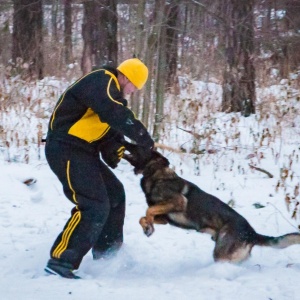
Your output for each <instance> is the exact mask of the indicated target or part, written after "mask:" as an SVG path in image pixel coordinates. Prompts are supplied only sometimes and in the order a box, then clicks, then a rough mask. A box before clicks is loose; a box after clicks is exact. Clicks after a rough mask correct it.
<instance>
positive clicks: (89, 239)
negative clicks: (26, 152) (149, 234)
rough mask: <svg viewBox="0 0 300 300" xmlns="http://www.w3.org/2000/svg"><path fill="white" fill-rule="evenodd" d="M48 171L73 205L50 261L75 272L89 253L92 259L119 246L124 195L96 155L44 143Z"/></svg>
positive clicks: (60, 143)
mask: <svg viewBox="0 0 300 300" xmlns="http://www.w3.org/2000/svg"><path fill="white" fill-rule="evenodd" d="M45 154H46V158H47V161H48V163H49V166H50V168H51V169H52V171H53V172H54V173H55V174H56V176H57V177H58V179H59V180H60V182H61V183H62V186H63V191H64V194H65V195H66V197H67V198H68V199H69V200H70V201H71V202H72V203H74V204H75V207H74V208H73V209H72V211H71V217H70V218H69V220H68V221H67V223H66V225H65V227H64V229H63V231H62V232H61V233H60V234H59V235H58V237H57V239H56V240H55V242H54V244H53V246H52V248H51V252H50V255H51V258H54V259H57V260H61V261H62V262H67V263H70V264H72V265H73V266H74V269H78V267H79V265H80V263H81V261H82V259H83V257H84V255H85V254H86V253H87V252H88V251H89V250H90V249H92V251H93V254H94V257H95V258H96V257H97V256H99V254H100V253H102V252H105V251H107V250H109V249H110V248H118V247H120V246H121V244H122V242H123V225H124V217H125V191H124V187H123V185H122V183H121V182H120V181H119V180H118V179H117V177H116V176H115V175H114V173H113V172H112V171H111V170H110V169H109V168H108V167H107V166H106V164H104V163H103V162H102V161H101V160H100V158H99V153H98V152H96V151H87V150H86V149H83V148H82V147H80V146H76V145H74V144H69V143H67V142H64V141H59V140H53V139H50V140H47V143H46V148H45Z"/></svg>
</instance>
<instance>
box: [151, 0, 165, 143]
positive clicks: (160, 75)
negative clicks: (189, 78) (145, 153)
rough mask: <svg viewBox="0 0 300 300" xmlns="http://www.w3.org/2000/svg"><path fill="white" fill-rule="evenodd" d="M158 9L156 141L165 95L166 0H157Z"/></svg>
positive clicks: (154, 131)
mask: <svg viewBox="0 0 300 300" xmlns="http://www.w3.org/2000/svg"><path fill="white" fill-rule="evenodd" d="M157 2H158V3H159V6H160V9H159V10H158V11H156V12H157V14H158V20H160V22H158V23H157V24H160V30H159V36H158V37H159V40H158V41H159V42H158V47H157V73H156V77H157V79H156V86H155V94H156V97H155V99H156V109H155V123H154V128H153V138H154V141H156V142H158V141H159V138H160V132H161V123H162V121H163V118H164V96H165V86H166V78H167V76H166V75H167V55H166V23H165V21H164V20H165V12H166V9H165V7H166V1H165V0H158V1H157Z"/></svg>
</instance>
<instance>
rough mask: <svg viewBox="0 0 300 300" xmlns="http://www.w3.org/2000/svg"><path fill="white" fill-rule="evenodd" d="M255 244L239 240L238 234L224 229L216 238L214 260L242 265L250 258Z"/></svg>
mask: <svg viewBox="0 0 300 300" xmlns="http://www.w3.org/2000/svg"><path fill="white" fill-rule="evenodd" d="M252 247H253V244H251V243H247V242H246V241H241V240H239V236H238V234H237V235H236V234H235V233H234V232H232V231H230V227H227V226H225V227H223V228H222V229H221V230H220V232H219V234H218V235H217V238H216V246H215V249H214V260H215V261H217V262H231V263H240V262H242V261H244V260H246V259H247V258H248V257H249V256H250V252H251V249H252Z"/></svg>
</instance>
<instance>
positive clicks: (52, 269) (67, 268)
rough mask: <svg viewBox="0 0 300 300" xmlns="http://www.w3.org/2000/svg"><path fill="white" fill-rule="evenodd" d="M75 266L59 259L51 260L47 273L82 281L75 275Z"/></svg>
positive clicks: (46, 269)
mask: <svg viewBox="0 0 300 300" xmlns="http://www.w3.org/2000/svg"><path fill="white" fill-rule="evenodd" d="M73 269H74V268H73V266H72V265H71V264H70V263H66V262H62V261H60V260H57V259H53V258H51V259H49V261H48V264H47V266H46V268H45V271H46V272H47V273H49V274H52V275H59V276H61V277H64V278H70V279H80V277H79V276H77V275H75V274H74V273H73Z"/></svg>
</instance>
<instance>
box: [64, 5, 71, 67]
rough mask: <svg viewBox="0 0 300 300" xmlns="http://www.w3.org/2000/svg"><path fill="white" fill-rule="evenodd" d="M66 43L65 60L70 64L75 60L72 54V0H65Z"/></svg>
mask: <svg viewBox="0 0 300 300" xmlns="http://www.w3.org/2000/svg"><path fill="white" fill-rule="evenodd" d="M64 4H65V6H64V20H65V27H64V43H65V62H66V63H67V64H69V63H70V62H72V60H73V55H72V0H64Z"/></svg>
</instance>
